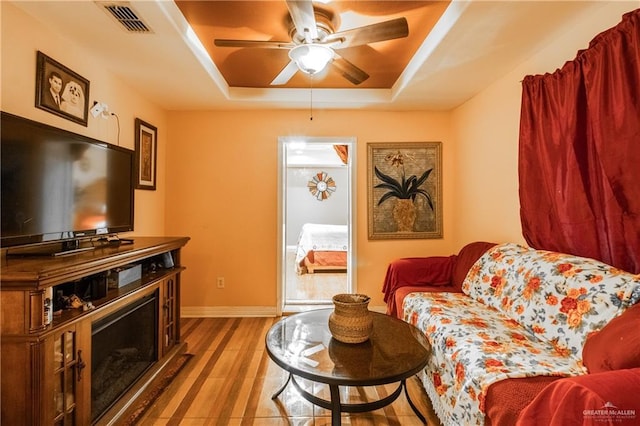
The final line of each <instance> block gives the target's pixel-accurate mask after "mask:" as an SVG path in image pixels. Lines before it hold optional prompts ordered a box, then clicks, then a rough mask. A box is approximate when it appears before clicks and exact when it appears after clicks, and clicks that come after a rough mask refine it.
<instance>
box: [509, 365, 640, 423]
mask: <svg viewBox="0 0 640 426" xmlns="http://www.w3.org/2000/svg"><path fill="white" fill-rule="evenodd" d="M639 392H640V368H634V369H626V370H615V371H607V372H604V373H595V374H585V375H582V376H578V377H568V378H564V379H560V380H556V381H554V382H553V383H551V384H549V386H547V387H546V388H544V389H543V390H542V391H541V392H540V393H539V394H538V396H536V397H535V399H533V401H531V403H530V404H529V405H527V407H526V408H525V409H524V410H522V412H521V413H520V416H519V417H518V421H517V423H516V426H538V425H545V426H569V425H576V426H578V425H579V426H601V425H620V426H632V425H637V424H638V423H639V422H640V398H638V393H639Z"/></svg>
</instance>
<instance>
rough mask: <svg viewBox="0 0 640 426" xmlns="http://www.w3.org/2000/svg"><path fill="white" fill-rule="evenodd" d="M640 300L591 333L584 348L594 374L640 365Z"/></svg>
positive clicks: (584, 355)
mask: <svg viewBox="0 0 640 426" xmlns="http://www.w3.org/2000/svg"><path fill="white" fill-rule="evenodd" d="M638 330H640V303H637V304H635V305H634V306H633V307H631V308H629V309H627V310H626V311H625V312H624V313H623V314H622V315H620V316H619V317H616V318H614V319H612V320H611V322H609V324H607V325H605V326H604V327H603V328H602V330H600V331H598V332H597V333H595V334H593V335H591V336H589V337H588V338H587V342H586V343H585V345H584V348H583V349H582V358H583V363H584V365H585V366H586V367H587V369H588V370H589V372H590V373H599V372H602V371H609V370H620V369H624V368H640V332H639V331H638Z"/></svg>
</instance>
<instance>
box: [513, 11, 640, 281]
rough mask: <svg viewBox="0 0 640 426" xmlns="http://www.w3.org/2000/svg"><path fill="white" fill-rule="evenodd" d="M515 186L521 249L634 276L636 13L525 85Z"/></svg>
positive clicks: (638, 241)
mask: <svg viewBox="0 0 640 426" xmlns="http://www.w3.org/2000/svg"><path fill="white" fill-rule="evenodd" d="M519 180H520V182H519V183H520V209H521V210H520V215H521V220H522V229H523V235H524V237H525V239H526V240H527V242H528V243H529V245H531V246H532V247H535V248H539V249H545V250H553V251H561V252H565V253H572V254H576V255H580V256H586V257H592V258H596V259H599V260H601V261H603V262H606V263H608V264H611V265H613V266H616V267H618V268H621V269H624V270H627V271H630V272H633V273H640V9H637V10H635V11H633V12H630V13H627V14H625V15H624V16H623V19H622V21H621V22H620V23H619V24H618V25H617V26H616V27H614V28H611V29H609V30H607V31H605V32H603V33H601V34H599V35H598V36H596V37H595V38H594V39H593V40H592V41H591V43H590V45H589V48H588V49H586V50H583V51H580V52H578V55H577V57H576V59H575V60H573V61H571V62H567V63H566V64H565V65H564V66H563V67H562V68H561V69H559V70H557V71H556V72H555V73H553V74H545V75H536V76H527V77H525V79H524V81H523V92H522V110H521V119H520V148H519Z"/></svg>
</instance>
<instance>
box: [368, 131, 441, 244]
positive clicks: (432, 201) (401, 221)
mask: <svg viewBox="0 0 640 426" xmlns="http://www.w3.org/2000/svg"><path fill="white" fill-rule="evenodd" d="M422 144H427V146H421V144H408V146H407V144H403V146H402V147H397V148H396V147H394V148H387V147H386V146H385V144H370V145H371V146H370V153H369V154H370V155H369V157H370V160H371V163H372V171H373V173H372V176H371V183H370V198H371V201H372V203H371V205H370V208H371V212H370V221H369V222H370V223H369V224H370V229H369V237H370V238H374V239H375V238H439V237H441V236H442V234H441V227H440V204H441V203H440V201H439V195H440V186H439V183H440V182H439V181H440V179H439V173H438V171H439V170H438V169H439V167H440V155H439V152H440V150H439V148H440V145H439V143H435V144H437V145H435V146H432V145H433V144H434V143H426V142H425V143H422Z"/></svg>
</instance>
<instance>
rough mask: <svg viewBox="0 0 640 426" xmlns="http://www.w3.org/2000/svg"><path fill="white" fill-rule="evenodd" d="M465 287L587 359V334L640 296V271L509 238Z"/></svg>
mask: <svg viewBox="0 0 640 426" xmlns="http://www.w3.org/2000/svg"><path fill="white" fill-rule="evenodd" d="M462 290H463V292H465V293H466V294H468V295H469V296H470V297H472V298H474V299H476V300H478V301H480V302H482V303H484V304H486V305H487V306H490V307H493V308H495V309H498V310H500V311H502V312H504V313H505V314H506V315H507V316H509V317H510V318H512V319H514V320H515V321H517V322H518V323H520V324H522V325H523V326H524V327H526V328H527V329H528V330H529V331H531V332H532V333H534V334H535V335H536V336H538V338H541V339H544V340H546V341H547V342H550V343H551V344H553V345H554V347H555V348H556V350H557V351H567V352H569V353H571V354H573V355H574V356H577V357H578V358H581V356H582V348H583V346H584V343H585V340H586V338H587V336H588V335H589V334H590V333H592V332H594V331H597V330H599V329H601V328H602V327H604V326H605V324H607V323H608V322H609V321H610V320H611V319H613V318H615V317H616V316H618V315H619V314H620V313H622V312H623V311H624V310H625V309H627V308H628V307H629V306H631V305H632V304H634V303H636V302H637V301H638V299H640V276H639V275H633V274H630V273H628V272H624V271H621V270H619V269H616V268H614V267H612V266H610V265H607V264H605V263H602V262H599V261H596V260H594V259H588V258H584V257H578V256H572V255H568V254H563V253H556V252H549V251H544V250H534V249H531V248H527V247H523V246H521V245H518V244H513V243H508V244H501V245H498V246H496V247H494V248H492V249H490V250H489V251H487V253H485V254H484V255H483V256H482V257H481V258H480V259H479V260H478V261H477V262H476V263H475V264H474V265H473V267H472V268H471V270H470V271H469V274H467V277H466V279H465V281H464V283H463V286H462Z"/></svg>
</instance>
